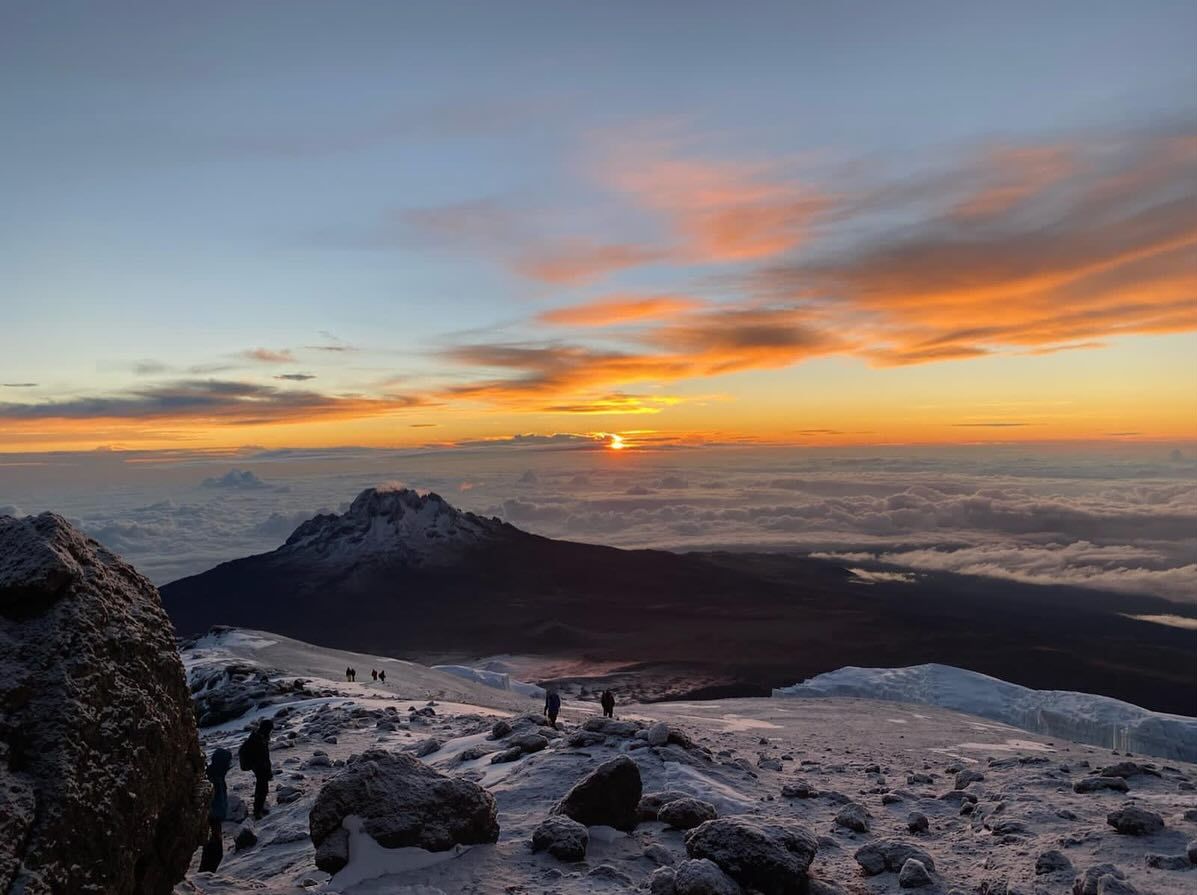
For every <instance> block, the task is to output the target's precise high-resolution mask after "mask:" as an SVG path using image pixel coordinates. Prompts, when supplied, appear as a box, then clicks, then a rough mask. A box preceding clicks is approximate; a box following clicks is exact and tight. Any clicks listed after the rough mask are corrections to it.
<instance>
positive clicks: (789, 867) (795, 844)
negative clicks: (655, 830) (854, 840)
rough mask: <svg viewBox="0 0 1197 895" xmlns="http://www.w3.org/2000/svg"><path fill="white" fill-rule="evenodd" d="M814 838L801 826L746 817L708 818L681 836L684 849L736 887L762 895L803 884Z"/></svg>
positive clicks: (785, 892)
mask: <svg viewBox="0 0 1197 895" xmlns="http://www.w3.org/2000/svg"><path fill="white" fill-rule="evenodd" d="M817 850H818V840H816V839H815V836H814V835H813V834H812V833H811V832H810V831H809V830H807V829H806V828H805V827H803V826H800V825H798V824H796V823H792V822H789V821H784V820H776V821H774V820H764V819H761V818H756V817H750V816H747V815H737V816H732V817H721V818H719V819H717V820H709V821H707V822H706V823H704V824H703V825H702V826H700V827H697V828H695V829H693V830H691V831H690V832H689V833H687V834H686V853H687V854H688V855H689V856H690V857H691V858H709V859H710V860H712V861H714V862H715V863H716V864H718V865H719V867H720V869H721V870H723V872H724V873H726V874H727V875H728V876H730V877H731V878H732V879H734V880H735V881H736V882H738V883H739V884H740V885H742V886H744V887H746V888H750V889H757V890H759V891H761V892H763V893H765V895H791V893H798V892H801V891H802V890H803V889H804V887H805V882H806V871H807V869H808V868H809V867H810V864H811V861H813V860H814V857H815V852H816V851H817Z"/></svg>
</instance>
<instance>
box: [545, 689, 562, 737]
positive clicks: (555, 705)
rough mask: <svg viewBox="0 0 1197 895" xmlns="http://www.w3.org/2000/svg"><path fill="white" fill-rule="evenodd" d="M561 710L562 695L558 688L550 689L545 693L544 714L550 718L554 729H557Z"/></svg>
mask: <svg viewBox="0 0 1197 895" xmlns="http://www.w3.org/2000/svg"><path fill="white" fill-rule="evenodd" d="M560 711H561V697H560V696H559V695H558V694H557V691H556V690H549V691H548V692H547V693H545V695H544V714H545V717H546V718H548V719H549V723H550V724H552V725H553V729H554V730H556V729H557V713H558V712H560Z"/></svg>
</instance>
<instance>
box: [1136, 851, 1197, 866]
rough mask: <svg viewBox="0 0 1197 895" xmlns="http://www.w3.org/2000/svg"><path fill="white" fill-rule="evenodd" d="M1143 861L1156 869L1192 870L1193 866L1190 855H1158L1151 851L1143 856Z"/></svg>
mask: <svg viewBox="0 0 1197 895" xmlns="http://www.w3.org/2000/svg"><path fill="white" fill-rule="evenodd" d="M1143 863H1144V864H1146V865H1147V866H1148V867H1153V868H1155V869H1156V870H1190V869H1192V866H1193V865H1192V863H1191V862H1190V861H1189V856H1188V855H1156V854H1151V853H1150V852H1149V853H1148V854H1145V855H1144V856H1143Z"/></svg>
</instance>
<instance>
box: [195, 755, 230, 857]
mask: <svg viewBox="0 0 1197 895" xmlns="http://www.w3.org/2000/svg"><path fill="white" fill-rule="evenodd" d="M232 763H233V753H232V752H230V751H229V750H228V749H217V750H216V751H215V752H213V753H212V758H211V760H209V762H208V768H207V770H206V771H204V774H205V775H206V776H207V778H208V782H210V783H211V784H212V803H211V805H209V807H208V841H207V842H206V843H205V844H204V850H203V853H202V854H201V855H200V865H199V869H200V872H201V873H213V872H215V870H216V868H217V867H219V866H220V862H221V861H222V860H223V859H224V827H223V824H224V822H225V821H226V820H228V818H229V789H228V786H227V785H226V784H225V780H224V778H225V775H226V774H227V773H228V772H229V767H230V766H231V765H232Z"/></svg>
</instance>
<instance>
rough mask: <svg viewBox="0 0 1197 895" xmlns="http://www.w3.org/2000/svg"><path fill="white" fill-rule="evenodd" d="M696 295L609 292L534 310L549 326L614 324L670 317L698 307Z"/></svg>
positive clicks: (538, 317)
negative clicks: (580, 301)
mask: <svg viewBox="0 0 1197 895" xmlns="http://www.w3.org/2000/svg"><path fill="white" fill-rule="evenodd" d="M702 304H703V303H702V302H701V301H699V300H698V299H696V298H687V297H686V296H682V295H649V296H630V295H609V296H605V297H603V298H599V299H595V300H594V301H590V302H587V303H585V304H581V305H574V306H573V307H568V308H556V309H554V310H552V311H545V312H544V313H542V314H538V315H537V317H536V319H537V320H538V321H540V322H541V323H548V324H551V325H553V326H618V325H620V324H624V323H639V322H642V321H645V320H660V319H663V318H667V317H674V316H677V315H678V314H681V313H683V312H686V311H692V310H694V309H695V308H699V307H702Z"/></svg>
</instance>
